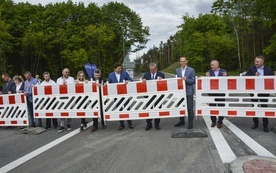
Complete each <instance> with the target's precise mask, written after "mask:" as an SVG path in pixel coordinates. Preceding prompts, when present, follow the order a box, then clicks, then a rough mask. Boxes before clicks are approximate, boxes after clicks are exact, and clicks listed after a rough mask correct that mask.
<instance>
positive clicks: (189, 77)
mask: <svg viewBox="0 0 276 173" xmlns="http://www.w3.org/2000/svg"><path fill="white" fill-rule="evenodd" d="M175 73H176V75H177V77H180V78H182V77H183V76H182V69H181V67H179V68H177V69H176V70H175ZM185 77H186V95H187V96H190V95H193V94H194V84H195V81H196V80H195V70H194V69H193V68H192V67H189V66H187V67H186V71H185Z"/></svg>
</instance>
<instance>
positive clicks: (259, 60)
mask: <svg viewBox="0 0 276 173" xmlns="http://www.w3.org/2000/svg"><path fill="white" fill-rule="evenodd" d="M264 60H265V58H264V56H262V55H259V56H257V57H256V58H255V65H254V66H251V67H249V69H248V71H247V72H246V76H273V75H274V72H273V70H271V68H270V67H268V66H265V65H264ZM258 96H260V97H269V94H258ZM259 100H260V102H264V101H265V100H264V99H252V101H253V102H258V101H259ZM262 107H267V105H262ZM253 122H254V124H253V126H252V129H256V128H258V126H259V119H258V118H253ZM263 130H264V131H265V132H268V131H269V130H268V118H263Z"/></svg>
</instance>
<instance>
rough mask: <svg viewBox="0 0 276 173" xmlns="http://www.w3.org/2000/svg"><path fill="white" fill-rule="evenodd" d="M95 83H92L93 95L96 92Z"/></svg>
mask: <svg viewBox="0 0 276 173" xmlns="http://www.w3.org/2000/svg"><path fill="white" fill-rule="evenodd" d="M97 87H98V86H97V83H92V91H93V93H95V92H97Z"/></svg>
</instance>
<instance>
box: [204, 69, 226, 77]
mask: <svg viewBox="0 0 276 173" xmlns="http://www.w3.org/2000/svg"><path fill="white" fill-rule="evenodd" d="M208 72H209V73H210V76H216V75H215V72H214V71H213V70H208ZM223 72H226V73H227V71H226V70H224V69H222V68H220V69H219V73H218V76H223ZM227 76H228V74H227Z"/></svg>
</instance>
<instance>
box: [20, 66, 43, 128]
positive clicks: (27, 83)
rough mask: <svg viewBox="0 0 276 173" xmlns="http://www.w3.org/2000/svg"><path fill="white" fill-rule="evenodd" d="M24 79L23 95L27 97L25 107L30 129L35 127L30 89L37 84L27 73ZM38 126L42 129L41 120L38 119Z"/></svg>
mask: <svg viewBox="0 0 276 173" xmlns="http://www.w3.org/2000/svg"><path fill="white" fill-rule="evenodd" d="M24 76H25V78H26V80H25V82H24V95H25V96H26V97H27V99H26V100H27V106H28V111H29V115H30V120H31V127H36V125H35V120H34V112H33V91H32V88H33V86H35V85H36V84H37V80H36V79H35V78H33V77H32V74H31V73H30V72H29V71H27V72H25V73H24ZM38 126H40V127H42V121H41V119H38Z"/></svg>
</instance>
